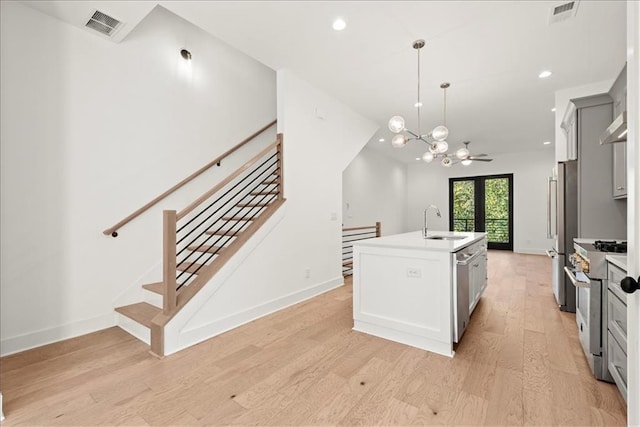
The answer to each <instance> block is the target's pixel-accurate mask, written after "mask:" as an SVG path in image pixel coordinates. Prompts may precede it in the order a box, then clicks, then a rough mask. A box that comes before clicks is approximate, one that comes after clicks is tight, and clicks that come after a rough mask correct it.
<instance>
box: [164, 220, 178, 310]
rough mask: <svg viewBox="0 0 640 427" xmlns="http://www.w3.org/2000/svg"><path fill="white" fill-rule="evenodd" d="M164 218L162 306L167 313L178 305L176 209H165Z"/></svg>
mask: <svg viewBox="0 0 640 427" xmlns="http://www.w3.org/2000/svg"><path fill="white" fill-rule="evenodd" d="M162 219H163V221H162V228H163V237H162V283H163V284H164V295H163V296H164V298H163V303H162V306H163V307H162V308H163V311H164V313H165V314H166V313H169V312H170V311H171V310H173V309H174V308H175V307H176V288H177V283H176V223H177V219H176V211H163V218H162Z"/></svg>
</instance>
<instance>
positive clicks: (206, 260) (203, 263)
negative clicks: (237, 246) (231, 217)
mask: <svg viewBox="0 0 640 427" xmlns="http://www.w3.org/2000/svg"><path fill="white" fill-rule="evenodd" d="M265 197H266V196H264V197H262V199H261V200H264V199H265ZM271 200H273V199H271ZM260 212H261V210H258V212H256V213H255V214H253V216H252V217H255V216H257V215H259V214H260ZM232 228H233V227H232ZM240 229H242V227H240ZM207 240H208V239H207ZM219 240H220V238H219V239H218V240H216V241H215V242H213V245H216V244H217V243H218V241H219ZM201 245H202V244H201ZM205 255H208V256H206V257H205V258H206V259H205V260H204V261H203V262H202V265H203V266H208V264H207V263H208V262H209V261H210V260H211V259H212V258H213V257H214V256H215V255H216V254H206V253H201V254H200V255H199V256H198V257H197V258H196V259H195V260H194V261H191V263H190V264H189V266H191V265H193V264H195V263H197V262H198V261H200V258H202V257H203V256H205ZM199 270H200V268H198V269H197V270H196V271H195V272H194V273H191V274H190V275H189V277H188V278H187V279H186V280H184V281H183V282H182V283H181V284H179V285H178V289H180V288H181V287H182V286H184V284H185V283H186V282H187V280H189V279H190V278H191V277H192V276H193V275H194V274H197V273H198V272H199ZM185 272H186V270H185V271H182V272H181V273H180V274H178V277H177V278H176V280H177V279H179V278H180V277H181V276H182V275H183V273H185Z"/></svg>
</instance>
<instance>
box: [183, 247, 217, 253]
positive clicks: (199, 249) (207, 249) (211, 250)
mask: <svg viewBox="0 0 640 427" xmlns="http://www.w3.org/2000/svg"><path fill="white" fill-rule="evenodd" d="M187 249H189V250H190V251H193V252H206V253H209V254H213V253H217V254H220V253H222V251H223V250H224V246H214V245H202V246H200V247H198V245H192V246H189V247H188V248H187Z"/></svg>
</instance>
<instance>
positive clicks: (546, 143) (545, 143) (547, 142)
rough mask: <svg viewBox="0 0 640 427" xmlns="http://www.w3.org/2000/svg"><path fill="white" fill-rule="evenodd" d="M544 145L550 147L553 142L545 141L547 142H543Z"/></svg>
mask: <svg viewBox="0 0 640 427" xmlns="http://www.w3.org/2000/svg"><path fill="white" fill-rule="evenodd" d="M543 144H544V145H549V144H551V141H545V142H543Z"/></svg>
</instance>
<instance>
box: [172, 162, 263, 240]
mask: <svg viewBox="0 0 640 427" xmlns="http://www.w3.org/2000/svg"><path fill="white" fill-rule="evenodd" d="M274 156H275V154H274V155H273V156H271V157H269V158H268V159H266V160H265V161H264V162H262V163H261V164H260V165H258V167H256V168H255V169H254V170H252V171H251V172H249V173H248V174H247V175H246V176H244V177H243V178H242V179H241V180H239V181H238V182H236V183H235V184H234V185H233V186H232V187H231V188H229V189H227V191H225V192H224V194H222V195H221V196H219V197H218V198H217V199H216V200H214V201H213V202H211V203H210V204H209V206H207V207H206V208H204V209H202V210H201V211H200V213H198V214H197V215H195V216H194V217H193V218H191V219H190V220H189V221H187V222H186V223H185V224H183V225H182V226H180V228H178V233H180V232H182V230H183V229H184V228H185V227H187V226H188V225H190V224H191V223H192V222H193V221H195V220H196V219H198V218H199V217H200V215H202V214H204V213H205V212H206V211H208V210H209V209H210V208H211V207H212V206H213V205H215V204H216V203H218V202H219V201H221V200H222V199H223V198H225V197H226V196H227V195H228V194H229V193H231V192H232V191H233V190H235V188H236V187H238V186H239V185H240V184H242V183H243V182H244V181H245V180H247V179H249V178H251V177H252V176H253V175H254V174H255V173H256V172H258V171H259V170H260V168H262V167H263V166H264V165H266V164H267V162H269V161H270V160H271V159H272V158H273V157H274ZM274 165H275V163H272V164H270V165H268V166H267V167H266V168H265V169H264V170H263V171H262V172H260V173H258V176H261V175H262V174H264V173H265V172H267V171H268V170H269V168H271V167H272V166H274ZM256 179H257V178H253V179H252V180H251V181H250V182H249V184H247V185H245V187H244V188H247V187H248V186H249V185H251V184H252V183H253V182H254V181H255V180H256ZM240 191H242V190H240ZM237 195H238V194H236V195H234V196H232V197H231V200H233V198H234V197H236V196H237ZM227 203H229V201H227V202H225V203H223V206H225V205H226V204H227ZM209 218H211V215H209V216H208V217H207V219H209ZM178 243H180V241H178Z"/></svg>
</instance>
